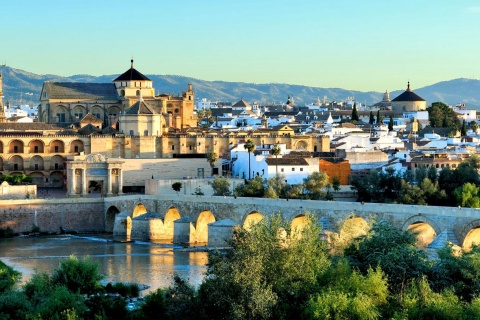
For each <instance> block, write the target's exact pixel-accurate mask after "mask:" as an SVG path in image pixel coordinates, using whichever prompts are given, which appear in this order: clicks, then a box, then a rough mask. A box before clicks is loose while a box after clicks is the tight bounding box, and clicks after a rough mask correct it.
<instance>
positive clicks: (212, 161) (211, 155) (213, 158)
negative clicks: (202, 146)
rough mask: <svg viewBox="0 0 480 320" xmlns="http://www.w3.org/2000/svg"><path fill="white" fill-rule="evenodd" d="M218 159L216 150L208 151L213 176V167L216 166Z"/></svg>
mask: <svg viewBox="0 0 480 320" xmlns="http://www.w3.org/2000/svg"><path fill="white" fill-rule="evenodd" d="M217 160H218V155H217V154H216V153H215V151H213V150H210V151H209V152H208V153H207V161H208V163H210V167H212V177H213V167H214V166H215V162H217Z"/></svg>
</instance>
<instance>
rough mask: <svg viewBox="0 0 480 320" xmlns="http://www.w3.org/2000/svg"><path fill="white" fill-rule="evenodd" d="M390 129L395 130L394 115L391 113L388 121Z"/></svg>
mask: <svg viewBox="0 0 480 320" xmlns="http://www.w3.org/2000/svg"><path fill="white" fill-rule="evenodd" d="M388 131H393V115H390V120H389V121H388Z"/></svg>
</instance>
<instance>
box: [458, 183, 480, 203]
mask: <svg viewBox="0 0 480 320" xmlns="http://www.w3.org/2000/svg"><path fill="white" fill-rule="evenodd" d="M479 190H480V188H479V187H477V186H476V185H475V184H473V183H469V182H467V183H465V184H464V185H463V186H461V187H458V188H456V189H455V191H454V194H455V198H456V199H457V203H458V205H460V206H462V207H466V208H480V197H479V196H478V191H479Z"/></svg>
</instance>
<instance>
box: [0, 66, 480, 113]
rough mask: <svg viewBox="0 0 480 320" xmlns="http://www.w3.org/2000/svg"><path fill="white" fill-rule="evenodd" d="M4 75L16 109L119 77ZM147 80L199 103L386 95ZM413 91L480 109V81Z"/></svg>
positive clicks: (6, 71) (10, 71) (11, 71)
mask: <svg viewBox="0 0 480 320" xmlns="http://www.w3.org/2000/svg"><path fill="white" fill-rule="evenodd" d="M0 72H2V74H3V92H4V103H5V102H7V101H9V102H10V103H11V104H12V105H18V104H20V103H21V104H29V105H37V104H38V103H39V99H40V91H41V90H42V85H43V82H44V81H62V82H97V83H98V82H103V83H106V82H111V81H112V80H113V79H115V78H116V77H117V76H118V75H104V76H98V77H96V76H90V75H74V76H70V77H61V76H57V75H52V74H47V75H37V74H34V73H30V72H27V71H23V70H20V69H15V68H11V67H8V66H0ZM146 76H147V77H149V78H150V79H151V80H152V81H153V86H154V88H155V90H156V91H157V93H174V94H179V93H181V92H182V90H186V89H187V84H189V83H191V84H193V89H194V91H195V99H196V101H199V100H200V99H202V98H206V99H208V100H211V101H225V102H233V103H234V102H236V101H238V100H240V99H244V100H245V101H248V102H253V101H259V102H260V103H261V104H273V103H276V104H280V103H283V102H286V101H287V97H288V96H291V97H293V98H294V99H295V103H296V104H297V105H304V104H308V103H312V102H315V101H317V98H320V99H322V100H323V97H324V96H326V97H327V100H328V101H332V100H335V101H342V100H345V99H347V98H348V97H354V98H355V100H357V101H360V102H362V103H367V105H371V104H374V103H376V102H379V101H381V100H382V98H383V92H373V91H370V92H362V91H354V90H347V89H341V88H318V87H308V86H301V85H292V84H282V83H267V84H254V83H244V82H226V81H205V80H200V79H194V78H189V77H184V76H175V75H152V74H147V75H146ZM405 88H406V85H405ZM405 88H403V89H399V90H395V91H393V92H390V97H391V98H392V99H393V98H395V97H396V96H398V95H399V94H400V93H402V92H403V91H404V90H405ZM412 89H413V91H415V93H416V94H418V95H419V96H420V97H422V98H424V99H425V100H427V103H429V104H430V103H432V102H436V101H442V102H445V103H447V104H451V105H452V104H453V105H454V104H457V103H460V102H462V103H466V104H467V106H468V107H471V108H477V109H480V80H473V79H464V78H461V79H454V80H449V81H443V82H438V83H436V84H433V85H430V86H427V87H423V88H412Z"/></svg>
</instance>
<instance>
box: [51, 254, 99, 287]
mask: <svg viewBox="0 0 480 320" xmlns="http://www.w3.org/2000/svg"><path fill="white" fill-rule="evenodd" d="M101 279H102V276H101V275H100V274H99V273H98V264H96V263H94V262H93V261H92V260H91V258H89V257H86V258H84V259H82V260H78V258H76V257H74V256H70V257H69V258H68V259H66V260H64V261H62V262H60V265H59V267H58V269H57V270H56V271H55V273H54V274H53V276H52V281H53V284H56V285H57V284H60V285H64V286H66V287H67V288H68V289H69V290H70V291H72V292H79V293H81V294H85V293H87V294H91V293H94V292H97V291H99V290H100V288H101V285H100V280H101Z"/></svg>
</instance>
